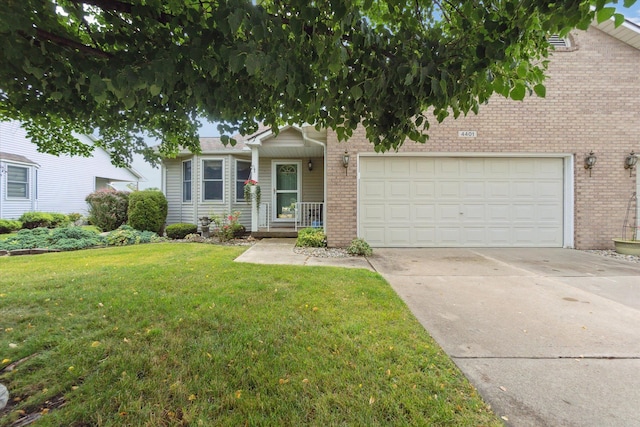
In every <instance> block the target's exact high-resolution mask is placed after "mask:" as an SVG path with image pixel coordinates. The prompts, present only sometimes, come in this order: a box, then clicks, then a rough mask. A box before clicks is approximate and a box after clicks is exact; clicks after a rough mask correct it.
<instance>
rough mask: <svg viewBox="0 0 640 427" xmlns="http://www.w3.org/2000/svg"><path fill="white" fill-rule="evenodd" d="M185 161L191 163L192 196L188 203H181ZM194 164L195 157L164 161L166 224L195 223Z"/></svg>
mask: <svg viewBox="0 0 640 427" xmlns="http://www.w3.org/2000/svg"><path fill="white" fill-rule="evenodd" d="M185 160H191V162H192V163H191V168H192V181H191V182H192V184H191V185H192V190H191V191H192V196H191V201H190V202H183V201H182V163H183V161H185ZM196 162H197V161H196V159H195V157H192V158H180V159H171V160H168V159H166V160H165V161H164V166H165V168H166V174H165V175H166V177H165V196H166V197H167V201H168V202H169V210H168V214H167V224H176V223H179V222H186V223H190V224H195V223H197V222H196V220H197V218H196V217H195V216H194V203H196V201H195V198H196V193H195V183H196V176H195V175H194V172H193V167H194V164H195V163H196Z"/></svg>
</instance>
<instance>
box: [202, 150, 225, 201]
mask: <svg viewBox="0 0 640 427" xmlns="http://www.w3.org/2000/svg"><path fill="white" fill-rule="evenodd" d="M202 188H203V191H204V193H203V196H202V197H203V200H205V201H207V200H219V201H222V200H223V194H224V192H223V181H222V160H203V161H202Z"/></svg>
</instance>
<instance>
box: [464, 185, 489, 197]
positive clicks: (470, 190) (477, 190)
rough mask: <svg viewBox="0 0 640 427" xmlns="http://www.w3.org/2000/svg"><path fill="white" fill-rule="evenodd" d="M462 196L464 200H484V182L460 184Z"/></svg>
mask: <svg viewBox="0 0 640 427" xmlns="http://www.w3.org/2000/svg"><path fill="white" fill-rule="evenodd" d="M462 196H463V197H464V198H466V199H469V198H471V199H473V198H476V199H484V198H485V184H484V182H477V181H475V182H473V181H472V182H469V181H464V182H462Z"/></svg>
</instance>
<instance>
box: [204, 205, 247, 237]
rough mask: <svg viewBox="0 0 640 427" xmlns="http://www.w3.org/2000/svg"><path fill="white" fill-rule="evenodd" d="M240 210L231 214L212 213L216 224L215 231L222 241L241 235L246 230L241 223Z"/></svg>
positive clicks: (212, 218) (212, 219)
mask: <svg viewBox="0 0 640 427" xmlns="http://www.w3.org/2000/svg"><path fill="white" fill-rule="evenodd" d="M239 219H240V212H238V211H235V212H233V213H232V214H231V215H227V214H222V215H216V214H213V215H211V221H213V223H214V224H215V226H216V227H215V230H214V233H215V234H216V236H218V239H220V241H221V242H226V241H228V240H231V239H233V238H234V237H240V236H241V235H242V234H243V233H244V232H245V228H244V225H242V224H240V223H239V222H238V220H239Z"/></svg>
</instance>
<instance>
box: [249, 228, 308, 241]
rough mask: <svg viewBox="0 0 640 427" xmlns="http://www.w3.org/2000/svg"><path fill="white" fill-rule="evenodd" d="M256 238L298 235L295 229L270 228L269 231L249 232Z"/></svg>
mask: <svg viewBox="0 0 640 427" xmlns="http://www.w3.org/2000/svg"><path fill="white" fill-rule="evenodd" d="M251 236H253V237H254V238H256V239H269V238H277V237H294V238H295V237H298V232H297V231H295V230H278V229H272V230H269V231H254V232H253V233H251Z"/></svg>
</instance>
